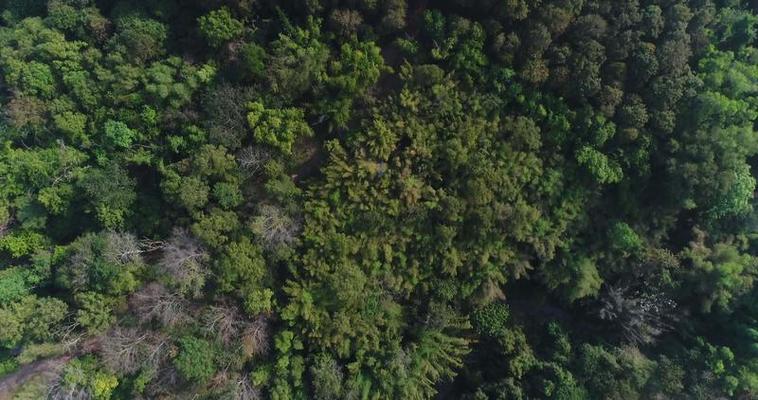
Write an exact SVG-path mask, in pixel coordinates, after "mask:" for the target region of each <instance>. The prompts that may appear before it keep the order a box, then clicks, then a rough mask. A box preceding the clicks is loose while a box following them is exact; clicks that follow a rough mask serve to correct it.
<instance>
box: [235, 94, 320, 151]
mask: <svg viewBox="0 0 758 400" xmlns="http://www.w3.org/2000/svg"><path fill="white" fill-rule="evenodd" d="M247 109H248V113H247V123H248V125H249V126H250V128H251V129H252V130H253V137H254V138H255V140H256V141H258V142H259V143H262V144H266V145H270V146H272V147H274V148H275V149H278V150H279V151H281V152H283V153H285V154H289V153H291V152H292V145H293V144H294V143H295V140H296V139H297V138H299V137H301V136H312V135H313V131H312V130H311V128H310V127H309V126H308V124H307V123H306V122H305V116H304V115H303V111H302V110H300V109H296V108H285V109H269V108H266V107H264V105H263V104H262V103H260V102H252V103H249V104H248V106H247Z"/></svg>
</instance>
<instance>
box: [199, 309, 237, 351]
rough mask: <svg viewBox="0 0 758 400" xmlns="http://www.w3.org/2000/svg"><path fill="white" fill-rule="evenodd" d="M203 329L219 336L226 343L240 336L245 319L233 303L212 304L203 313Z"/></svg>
mask: <svg viewBox="0 0 758 400" xmlns="http://www.w3.org/2000/svg"><path fill="white" fill-rule="evenodd" d="M202 320H203V329H204V330H205V331H206V332H207V333H208V334H210V335H212V336H215V337H217V338H219V339H220V340H221V341H222V342H223V343H224V344H227V345H228V344H229V343H231V342H232V341H233V340H234V339H236V338H237V337H239V334H240V329H241V328H242V325H243V324H244V319H243V317H242V316H241V315H240V313H239V310H238V309H237V307H234V306H231V305H220V306H211V307H209V308H208V309H207V310H206V312H205V313H204V314H203V318H202Z"/></svg>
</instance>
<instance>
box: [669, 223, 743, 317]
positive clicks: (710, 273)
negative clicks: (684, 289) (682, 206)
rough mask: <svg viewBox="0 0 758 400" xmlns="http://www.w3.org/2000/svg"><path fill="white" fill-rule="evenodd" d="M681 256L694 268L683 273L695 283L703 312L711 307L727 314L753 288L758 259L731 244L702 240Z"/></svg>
mask: <svg viewBox="0 0 758 400" xmlns="http://www.w3.org/2000/svg"><path fill="white" fill-rule="evenodd" d="M683 257H684V258H685V259H687V260H688V261H689V262H691V264H692V268H693V269H692V270H690V271H688V272H687V273H685V274H686V275H688V276H689V277H690V279H694V280H695V282H697V285H696V286H695V287H697V289H696V293H697V298H698V300H699V303H700V305H701V309H702V310H703V311H705V312H709V311H711V309H712V308H715V309H718V310H720V311H730V310H732V307H733V304H734V303H737V302H738V301H739V299H740V297H741V296H742V295H745V294H747V293H748V292H749V291H750V290H751V289H752V288H753V284H754V280H755V277H756V273H757V272H758V260H756V259H755V257H753V256H751V255H750V254H746V253H743V252H742V251H740V248H739V247H737V246H735V245H734V244H731V243H716V244H713V245H709V244H707V243H706V242H704V239H703V238H701V239H700V240H699V241H696V242H693V243H692V244H691V246H690V248H689V249H686V250H685V251H684V252H683Z"/></svg>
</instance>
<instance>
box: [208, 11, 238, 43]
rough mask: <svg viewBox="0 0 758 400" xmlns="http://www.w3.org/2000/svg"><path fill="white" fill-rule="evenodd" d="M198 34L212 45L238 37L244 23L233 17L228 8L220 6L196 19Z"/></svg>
mask: <svg viewBox="0 0 758 400" xmlns="http://www.w3.org/2000/svg"><path fill="white" fill-rule="evenodd" d="M197 22H198V25H199V28H200V34H201V35H203V37H204V38H205V40H206V41H207V42H208V44H210V45H211V46H212V47H219V46H221V45H222V44H224V43H226V42H228V41H230V40H233V39H236V38H238V37H239V36H240V35H242V32H243V29H244V25H243V24H242V21H240V20H238V19H235V18H234V17H233V16H232V13H231V12H230V11H229V8H227V7H222V8H220V9H218V10H213V11H211V12H210V13H208V14H206V15H203V16H201V17H200V18H198V19H197Z"/></svg>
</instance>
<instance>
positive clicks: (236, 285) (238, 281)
mask: <svg viewBox="0 0 758 400" xmlns="http://www.w3.org/2000/svg"><path fill="white" fill-rule="evenodd" d="M216 268H217V270H218V272H217V275H218V284H219V288H220V289H221V290H222V291H224V292H232V291H239V293H240V295H241V296H242V297H243V298H244V297H245V296H246V295H247V293H252V292H253V291H255V290H257V289H259V288H261V286H262V284H263V279H264V277H265V276H266V275H267V271H266V262H265V260H264V259H263V255H262V254H261V250H260V248H258V246H256V245H255V244H253V243H252V242H251V241H250V239H248V238H247V237H243V238H241V239H240V240H239V241H237V242H232V243H229V244H227V245H226V246H224V248H223V255H222V256H221V257H220V258H219V260H218V262H217V267H216Z"/></svg>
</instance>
